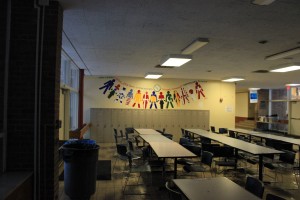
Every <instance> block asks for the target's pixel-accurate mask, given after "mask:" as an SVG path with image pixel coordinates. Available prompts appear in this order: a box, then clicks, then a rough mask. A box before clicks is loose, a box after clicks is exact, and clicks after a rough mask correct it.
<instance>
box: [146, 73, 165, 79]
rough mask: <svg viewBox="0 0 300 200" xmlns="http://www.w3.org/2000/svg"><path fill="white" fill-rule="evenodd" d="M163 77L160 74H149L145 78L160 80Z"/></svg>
mask: <svg viewBox="0 0 300 200" xmlns="http://www.w3.org/2000/svg"><path fill="white" fill-rule="evenodd" d="M161 76H162V74H160V73H147V74H146V75H145V78H147V79H158V78H160V77H161Z"/></svg>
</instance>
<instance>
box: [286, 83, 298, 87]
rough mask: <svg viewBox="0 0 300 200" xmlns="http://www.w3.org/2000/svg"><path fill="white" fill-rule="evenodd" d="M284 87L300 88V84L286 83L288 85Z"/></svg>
mask: <svg viewBox="0 0 300 200" xmlns="http://www.w3.org/2000/svg"><path fill="white" fill-rule="evenodd" d="M285 86H291V87H294V86H300V83H288V84H285Z"/></svg>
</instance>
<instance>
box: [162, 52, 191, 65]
mask: <svg viewBox="0 0 300 200" xmlns="http://www.w3.org/2000/svg"><path fill="white" fill-rule="evenodd" d="M191 60H192V56H191V55H182V54H171V55H167V56H164V57H163V58H162V60H161V64H160V65H161V66H173V67H180V66H181V65H183V64H185V63H187V62H189V61H191Z"/></svg>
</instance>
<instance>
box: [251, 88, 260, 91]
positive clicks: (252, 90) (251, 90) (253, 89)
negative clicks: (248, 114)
mask: <svg viewBox="0 0 300 200" xmlns="http://www.w3.org/2000/svg"><path fill="white" fill-rule="evenodd" d="M249 90H250V91H253V90H260V88H249Z"/></svg>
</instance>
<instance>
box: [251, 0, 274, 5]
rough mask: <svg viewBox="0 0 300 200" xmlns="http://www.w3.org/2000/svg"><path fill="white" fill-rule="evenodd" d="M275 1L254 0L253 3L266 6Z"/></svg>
mask: <svg viewBox="0 0 300 200" xmlns="http://www.w3.org/2000/svg"><path fill="white" fill-rule="evenodd" d="M274 1H275V0H254V1H252V3H253V4H256V5H260V6H266V5H269V4H271V3H273V2H274Z"/></svg>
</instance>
